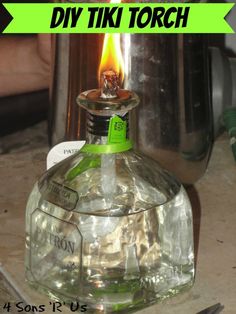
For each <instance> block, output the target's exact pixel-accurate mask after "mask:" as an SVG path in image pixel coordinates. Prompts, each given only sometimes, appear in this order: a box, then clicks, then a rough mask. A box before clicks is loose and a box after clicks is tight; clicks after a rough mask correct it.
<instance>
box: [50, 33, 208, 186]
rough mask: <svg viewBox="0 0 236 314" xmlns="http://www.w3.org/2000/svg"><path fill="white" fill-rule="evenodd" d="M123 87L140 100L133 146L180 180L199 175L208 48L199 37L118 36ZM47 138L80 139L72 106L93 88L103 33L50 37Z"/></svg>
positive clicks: (81, 124)
mask: <svg viewBox="0 0 236 314" xmlns="http://www.w3.org/2000/svg"><path fill="white" fill-rule="evenodd" d="M121 37H122V49H123V57H124V63H125V64H124V68H125V83H124V87H125V88H127V89H130V90H133V91H134V92H136V93H137V94H138V95H139V97H140V98H141V104H140V106H139V108H138V111H137V112H136V114H135V115H136V118H135V117H133V119H132V121H133V122H132V127H131V129H132V138H133V139H135V142H136V147H137V149H138V150H140V151H142V152H143V153H145V154H146V155H148V156H150V157H152V158H154V159H156V160H158V161H159V162H160V163H161V164H162V165H163V166H164V167H166V168H167V169H168V170H170V171H172V172H174V173H175V174H176V175H177V176H178V177H179V178H180V180H181V181H182V182H184V183H187V184H190V183H193V182H195V181H196V180H197V179H198V178H200V177H201V175H202V174H203V173H204V171H205V169H206V165H207V161H208V157H209V151H210V149H211V143H212V118H211V115H212V113H211V105H210V97H209V82H208V75H209V73H208V47H207V41H206V40H205V38H204V36H202V35H173V34H172V35H166V34H165V35H160V34H156V35H155V34H154V35H153V34H152V35H148V34H144V35H143V34H132V35H131V34H122V36H121ZM56 42H57V46H56V55H55V75H54V88H53V95H54V97H53V99H54V101H53V106H52V111H51V113H52V114H51V117H52V119H51V126H52V128H51V143H52V144H56V143H58V142H61V141H63V140H74V139H84V138H85V118H84V112H83V110H82V109H79V108H78V107H77V105H76V101H75V100H76V97H77V95H78V94H79V93H80V92H81V91H85V90H88V89H91V88H96V87H97V86H98V82H97V71H98V67H99V62H100V58H101V50H102V43H103V35H96V34H77V35H57V41H56Z"/></svg>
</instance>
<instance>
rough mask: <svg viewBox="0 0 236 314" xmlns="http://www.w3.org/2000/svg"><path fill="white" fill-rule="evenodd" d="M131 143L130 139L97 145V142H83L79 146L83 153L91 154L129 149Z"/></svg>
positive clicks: (131, 145) (114, 152)
mask: <svg viewBox="0 0 236 314" xmlns="http://www.w3.org/2000/svg"><path fill="white" fill-rule="evenodd" d="M132 147H133V144H132V142H131V141H130V140H126V141H125V142H124V143H117V144H107V145H97V144H85V145H84V146H83V147H82V148H81V152H83V153H91V154H117V153H122V152H125V151H127V150H130V149H131V148H132Z"/></svg>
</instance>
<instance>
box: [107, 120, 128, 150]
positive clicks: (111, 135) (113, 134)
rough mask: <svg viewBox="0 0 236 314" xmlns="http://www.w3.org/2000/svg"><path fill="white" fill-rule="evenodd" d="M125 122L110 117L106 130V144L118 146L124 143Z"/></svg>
mask: <svg viewBox="0 0 236 314" xmlns="http://www.w3.org/2000/svg"><path fill="white" fill-rule="evenodd" d="M126 132H127V122H126V121H124V120H123V119H122V118H121V117H119V116H116V115H114V116H113V117H111V119H110V122H109V129H108V140H107V144H118V143H125V142H126Z"/></svg>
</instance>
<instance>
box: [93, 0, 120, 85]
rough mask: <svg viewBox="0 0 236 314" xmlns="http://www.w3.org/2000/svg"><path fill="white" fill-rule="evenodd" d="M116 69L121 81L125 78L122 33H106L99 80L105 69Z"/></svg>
mask: <svg viewBox="0 0 236 314" xmlns="http://www.w3.org/2000/svg"><path fill="white" fill-rule="evenodd" d="M120 2H121V0H111V1H110V3H120ZM109 70H111V71H114V72H116V74H117V75H118V76H119V79H120V82H121V83H122V82H123V80H124V60H123V57H122V52H121V46H120V34H105V36H104V42H103V49H102V57H101V61H100V65H99V70H98V80H99V82H100V77H101V74H102V73H103V72H104V71H109Z"/></svg>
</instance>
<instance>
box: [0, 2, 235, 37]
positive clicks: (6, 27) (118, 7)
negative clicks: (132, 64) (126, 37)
mask: <svg viewBox="0 0 236 314" xmlns="http://www.w3.org/2000/svg"><path fill="white" fill-rule="evenodd" d="M233 6H234V3H185V4H181V3H120V4H119V3H112V4H111V3H43V4H42V3H41V4H40V3H33V4H28V3H27V4H26V3H4V4H0V21H1V23H0V32H3V33H234V30H233V29H232V27H231V26H230V25H229V24H228V23H227V21H226V16H227V14H228V13H229V11H230V10H231V9H232V8H233Z"/></svg>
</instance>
